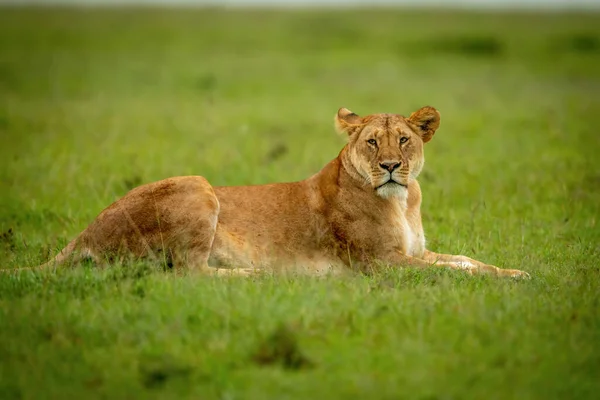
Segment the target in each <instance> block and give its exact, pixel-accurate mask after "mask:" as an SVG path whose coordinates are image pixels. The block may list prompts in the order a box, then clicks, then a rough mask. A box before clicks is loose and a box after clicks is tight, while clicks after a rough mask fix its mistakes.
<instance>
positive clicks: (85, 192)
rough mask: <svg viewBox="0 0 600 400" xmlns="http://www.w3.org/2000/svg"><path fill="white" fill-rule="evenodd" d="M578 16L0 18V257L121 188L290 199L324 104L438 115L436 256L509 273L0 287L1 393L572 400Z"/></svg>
mask: <svg viewBox="0 0 600 400" xmlns="http://www.w3.org/2000/svg"><path fill="white" fill-rule="evenodd" d="M599 93H600V15H598V14H585V15H584V14H571V15H567V14H546V15H542V14H533V13H530V14H468V13H451V12H442V11H439V12H437V13H427V12H409V11H406V10H395V11H394V10H391V11H390V10H379V11H351V12H339V11H333V10H331V11H308V10H304V11H297V12H292V11H289V12H285V11H268V10H262V11H248V10H246V11H243V10H238V11H225V10H219V9H208V10H185V9H182V10H150V9H147V10H135V9H127V8H124V9H118V10H101V9H100V10H97V9H33V8H32V9H27V8H13V9H9V8H5V9H2V10H1V12H0V159H1V160H2V161H1V164H0V193H1V194H2V195H1V197H0V210H1V212H0V259H1V260H2V262H1V264H2V265H1V266H2V268H14V267H19V266H31V265H36V264H38V263H41V262H43V261H45V260H47V259H48V258H49V256H50V255H51V254H53V253H55V252H56V251H57V250H58V249H59V248H60V247H61V246H63V245H64V244H65V243H66V242H67V241H68V240H69V239H71V238H73V237H74V236H75V235H77V233H78V232H80V231H81V230H82V229H83V228H84V227H85V226H86V225H87V224H88V223H89V222H91V221H92V219H93V218H94V217H95V216H96V215H97V214H98V213H99V212H100V211H101V210H102V209H103V208H104V207H105V206H107V205H108V204H110V203H111V202H112V201H114V200H115V199H117V198H118V197H120V196H122V195H123V194H125V193H126V191H127V190H128V189H130V188H132V187H134V186H136V185H138V184H141V183H145V182H150V181H154V180H158V179H161V178H166V177H169V176H174V175H186V174H201V175H204V176H205V177H207V178H208V179H209V181H211V182H212V183H213V184H214V185H236V184H248V183H266V182H273V181H291V180H298V179H302V178H305V177H307V176H309V175H311V174H313V173H315V172H316V171H318V170H319V169H320V168H321V167H322V166H323V165H324V164H325V163H326V162H327V161H329V160H330V159H332V158H333V157H335V156H336V155H337V152H338V151H339V149H340V148H341V146H342V145H343V143H344V141H343V138H341V137H339V136H336V134H335V133H334V130H333V126H332V125H333V115H334V113H335V112H336V111H337V109H338V108H339V107H341V106H344V107H348V108H350V109H351V110H353V111H355V112H357V113H359V114H368V113H375V112H397V113H401V114H405V115H406V114H409V113H410V112H412V111H414V110H416V109H417V108H419V107H421V106H423V105H432V106H435V107H437V108H438V109H439V110H440V111H441V114H442V124H441V128H440V130H439V131H438V133H437V134H436V136H435V137H434V139H433V141H432V142H430V143H429V144H427V145H426V155H427V164H426V166H425V171H424V172H423V174H422V176H421V185H422V188H423V192H424V202H423V214H424V216H423V218H424V226H425V230H426V234H427V236H428V242H429V246H430V248H431V249H432V250H435V251H439V252H447V253H462V254H465V255H468V256H472V257H474V258H477V259H480V260H482V261H486V262H489V263H493V264H496V265H498V266H500V267H509V268H518V269H522V270H526V271H528V272H530V273H531V275H532V279H531V280H530V281H512V280H498V279H492V278H488V277H470V276H466V275H463V274H461V273H456V272H452V271H445V270H437V271H434V270H431V271H414V270H391V271H388V272H387V273H385V274H382V275H380V276H374V277H362V276H356V277H344V278H335V279H334V278H324V279H310V278H305V277H304V278H290V277H287V278H284V277H269V276H266V277H258V278H254V279H250V280H244V279H212V278H204V277H192V278H190V277H185V278H181V277H176V276H174V275H173V274H170V273H164V272H161V271H157V270H156V268H154V267H153V266H150V265H145V264H136V265H127V266H115V267H112V268H109V269H107V270H102V271H98V270H94V269H93V268H89V267H86V268H80V269H75V270H61V271H57V272H56V273H38V274H34V273H31V272H26V273H21V274H17V275H10V274H2V275H0V398H83V397H84V396H85V397H86V398H94V397H104V398H134V397H156V398H185V397H187V398H202V399H213V398H214V399H217V398H220V399H265V398H274V399H294V398H299V399H306V398H315V399H316V398H326V399H341V398H350V399H356V398H358V399H363V398H369V399H397V398H409V399H419V398H422V399H425V398H427V399H453V398H490V399H494V398H498V399H504V398H520V399H526V398H543V399H551V398H572V399H579V398H594V395H593V393H598V392H599V391H600V380H599V379H598V371H599V370H600V300H599V298H600V296H599V293H600V250H599V246H600V226H599V225H598V219H599V217H600V161H599V156H600V139H599V136H598V122H597V118H598V115H600V95H599Z"/></svg>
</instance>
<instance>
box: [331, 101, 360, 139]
mask: <svg viewBox="0 0 600 400" xmlns="http://www.w3.org/2000/svg"><path fill="white" fill-rule="evenodd" d="M361 123H362V118H360V117H359V116H358V115H356V114H354V113H353V112H352V111H350V110H348V109H347V108H344V107H342V108H340V109H339V110H338V112H337V114H336V115H335V129H337V131H338V132H340V133H342V132H345V133H347V134H348V135H352V134H353V133H354V132H355V131H356V128H358V127H359V126H360V124H361Z"/></svg>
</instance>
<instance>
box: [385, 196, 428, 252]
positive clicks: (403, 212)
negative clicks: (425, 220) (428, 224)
mask: <svg viewBox="0 0 600 400" xmlns="http://www.w3.org/2000/svg"><path fill="white" fill-rule="evenodd" d="M391 220H392V221H393V222H392V223H391V224H390V228H391V229H390V231H391V232H390V234H391V235H392V236H393V237H395V238H396V243H397V246H398V247H399V249H400V251H401V252H402V253H403V254H406V255H409V256H413V257H422V256H423V253H424V252H425V235H424V233H423V228H422V224H421V218H420V213H419V212H418V210H414V209H412V208H408V209H402V207H398V208H397V210H395V211H394V212H393V213H392V216H391Z"/></svg>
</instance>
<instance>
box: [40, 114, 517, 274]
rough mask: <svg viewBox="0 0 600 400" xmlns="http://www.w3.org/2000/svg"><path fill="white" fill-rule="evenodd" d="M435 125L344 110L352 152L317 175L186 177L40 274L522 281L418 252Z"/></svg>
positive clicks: (127, 209) (341, 125) (135, 198)
mask: <svg viewBox="0 0 600 400" xmlns="http://www.w3.org/2000/svg"><path fill="white" fill-rule="evenodd" d="M439 123H440V115H439V113H438V111H437V110H436V109H434V108H432V107H424V108H421V109H420V110H418V111H417V112H415V113H413V114H412V115H411V116H410V117H408V118H405V117H403V116H400V115H396V114H374V115H369V116H367V117H364V118H361V117H359V116H358V115H356V114H354V113H352V112H351V111H349V110H347V109H345V108H342V109H340V110H339V111H338V113H337V115H336V117H335V124H336V127H337V129H338V130H339V131H340V132H343V133H345V134H347V135H348V144H347V145H346V146H345V147H344V148H343V149H342V151H341V152H340V154H339V155H338V157H337V158H335V159H334V160H333V161H331V162H330V163H329V164H327V165H326V166H325V167H324V168H323V169H322V170H321V171H320V172H318V173H317V174H315V175H313V176H312V177H310V178H308V179H306V180H303V181H300V182H293V183H277V184H270V185H260V186H239V187H212V186H211V185H210V184H209V183H208V181H207V180H206V179H204V178H202V177H200V176H185V177H176V178H169V179H165V180H162V181H159V182H155V183H150V184H147V185H143V186H140V187H138V188H136V189H133V190H132V191H130V192H129V193H127V194H126V195H125V196H124V197H123V198H121V199H120V200H118V201H116V202H115V203H113V204H112V205H111V206H109V207H108V208H106V209H105V210H104V211H102V213H101V214H100V215H99V216H98V217H97V218H96V220H95V221H93V222H92V223H91V224H90V225H89V226H88V227H87V228H86V229H85V230H84V231H83V232H82V233H81V234H80V235H79V236H78V237H77V238H76V239H74V240H73V241H72V242H71V243H69V244H68V245H67V247H66V248H65V249H63V250H62V251H61V252H60V253H59V254H58V255H57V256H56V257H55V259H54V260H52V261H50V262H49V263H47V264H44V266H50V265H56V264H61V263H65V262H74V261H78V260H80V259H81V258H92V259H93V260H94V261H96V262H97V263H102V262H105V261H115V260H116V261H118V260H120V259H122V258H124V257H135V258H137V257H149V258H154V259H157V260H160V261H162V262H165V263H166V264H170V265H172V266H174V267H175V268H177V269H178V270H183V271H185V270H190V271H193V270H195V271H201V272H217V271H220V272H223V271H226V272H227V273H230V272H233V273H241V274H245V273H248V272H251V271H255V270H265V269H267V270H281V269H282V268H290V267H291V268H293V270H295V271H296V270H303V271H306V272H309V273H312V274H322V273H330V272H336V271H343V270H348V269H351V270H357V271H362V272H364V273H371V272H373V271H376V270H377V269H378V268H381V267H382V266H384V265H392V266H412V267H450V268H454V269H460V270H465V271H467V272H469V273H480V272H486V273H492V274H495V275H501V276H514V277H518V276H527V274H526V273H525V272H522V271H518V270H507V269H499V268H497V267H494V266H492V265H487V264H484V263H482V262H479V261H476V260H473V259H470V258H467V257H465V256H454V255H445V254H436V253H433V252H431V251H429V250H427V249H426V248H425V237H424V234H423V227H422V225H421V214H420V206H421V189H420V187H419V183H418V182H417V177H418V175H419V173H420V172H421V169H422V167H423V163H424V157H423V144H424V143H426V142H428V141H429V140H431V138H432V137H433V135H434V133H435V131H436V130H437V128H438V127H439Z"/></svg>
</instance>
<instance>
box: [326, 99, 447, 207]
mask: <svg viewBox="0 0 600 400" xmlns="http://www.w3.org/2000/svg"><path fill="white" fill-rule="evenodd" d="M335 124H336V128H337V129H338V130H339V131H340V132H345V133H347V134H348V137H349V143H348V146H347V152H346V154H347V158H348V160H349V162H350V163H351V165H352V167H353V168H354V169H355V170H356V171H357V172H358V174H359V175H360V176H362V177H363V178H364V179H365V181H366V182H367V183H368V184H370V185H371V186H372V188H373V190H375V192H376V193H377V195H379V196H381V197H384V198H388V197H391V196H400V197H406V193H407V192H406V189H407V188H408V183H409V181H410V180H412V179H416V178H417V176H418V175H419V173H420V172H421V169H422V168H423V163H424V161H425V159H424V156H423V143H426V142H428V141H430V140H431V138H432V137H433V134H434V133H435V131H436V129H437V128H438V127H439V125H440V113H439V112H438V111H437V110H436V109H435V108H433V107H423V108H421V109H420V110H418V111H416V112H414V113H412V114H411V116H410V117H408V118H405V117H403V116H401V115H397V114H373V115H369V116H366V117H359V116H358V115H356V114H354V113H353V112H352V111H350V110H348V109H347V108H340V110H339V111H338V113H337V115H336V117H335Z"/></svg>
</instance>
